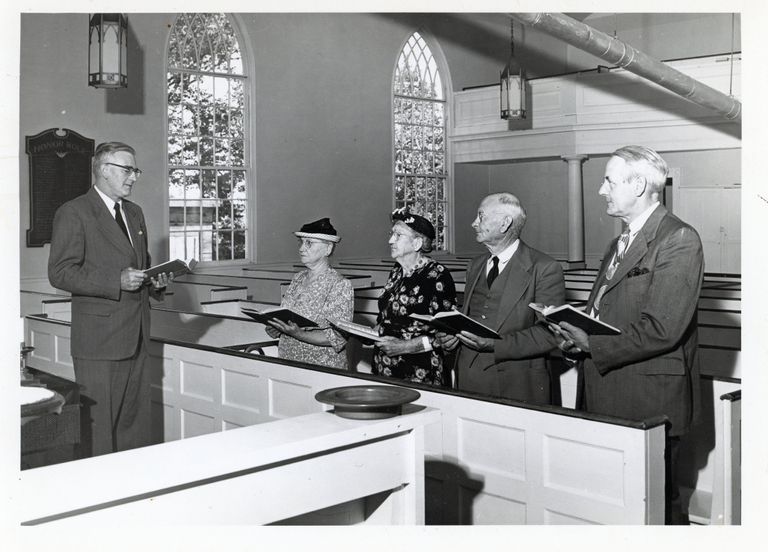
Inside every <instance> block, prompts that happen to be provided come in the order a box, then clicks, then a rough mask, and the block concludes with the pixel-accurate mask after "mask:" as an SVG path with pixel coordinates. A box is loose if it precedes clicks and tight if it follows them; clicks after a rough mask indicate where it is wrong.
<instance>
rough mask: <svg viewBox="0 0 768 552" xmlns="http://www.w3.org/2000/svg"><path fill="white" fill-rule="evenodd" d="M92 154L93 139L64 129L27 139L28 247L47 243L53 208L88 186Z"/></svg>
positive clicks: (49, 131) (49, 235)
mask: <svg viewBox="0 0 768 552" xmlns="http://www.w3.org/2000/svg"><path fill="white" fill-rule="evenodd" d="M93 151H94V141H93V140H91V139H90V138H86V137H84V136H81V135H79V134H78V133H77V132H75V131H73V130H69V129H67V128H64V129H55V128H50V129H48V130H44V131H43V132H41V133H40V134H36V135H34V136H27V137H26V153H27V155H28V156H29V199H30V201H29V211H30V213H29V226H30V228H29V229H28V230H27V247H42V246H43V244H46V243H50V242H51V230H52V227H53V215H54V214H55V213H56V209H58V208H59V206H60V205H62V204H63V203H66V202H67V201H69V200H70V199H73V198H75V197H77V196H79V195H82V194H84V193H85V192H87V191H88V189H89V188H90V187H91V158H92V157H93Z"/></svg>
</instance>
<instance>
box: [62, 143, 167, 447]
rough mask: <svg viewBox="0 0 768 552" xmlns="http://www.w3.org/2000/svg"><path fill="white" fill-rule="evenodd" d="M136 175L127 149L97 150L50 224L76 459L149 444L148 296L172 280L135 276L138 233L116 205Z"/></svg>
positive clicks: (132, 211) (140, 248) (138, 215)
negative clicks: (65, 299)
mask: <svg viewBox="0 0 768 552" xmlns="http://www.w3.org/2000/svg"><path fill="white" fill-rule="evenodd" d="M140 176H141V170H140V169H138V168H136V152H135V151H134V149H133V148H132V147H131V146H128V145H126V144H123V143H120V142H108V143H104V144H99V146H98V147H97V148H96V151H95V152H94V156H93V179H94V180H93V187H91V189H90V190H88V192H86V193H85V194H83V195H81V196H79V197H77V198H75V199H73V200H71V201H69V202H67V203H65V204H64V205H62V206H61V207H60V208H59V209H58V210H57V211H56V215H55V217H54V220H53V234H52V238H51V252H50V256H49V259H48V279H49V280H50V282H51V284H52V285H53V286H54V287H57V288H59V289H63V290H65V291H68V292H70V293H71V294H72V334H71V353H72V359H73V363H74V368H75V379H76V381H77V383H78V384H79V385H80V386H81V394H82V395H83V397H84V399H83V401H82V402H83V410H82V411H81V427H82V430H83V431H82V435H81V449H82V450H81V456H83V457H88V456H96V455H99V454H106V453H109V452H117V451H121V450H127V449H131V448H136V447H140V446H144V445H148V444H150V439H151V437H150V436H151V430H150V391H149V373H148V372H149V369H148V368H149V367H148V354H147V346H148V343H149V337H150V332H149V296H150V294H153V295H160V294H162V293H163V290H164V288H165V287H166V285H167V284H168V282H169V280H170V279H171V277H172V275H170V274H159V275H158V276H157V277H155V278H148V277H146V275H145V274H144V270H146V269H147V268H149V266H150V264H151V263H150V256H149V251H148V250H147V243H148V242H147V226H146V224H145V222H144V215H143V213H142V211H141V208H140V207H139V206H138V205H136V204H135V203H132V202H130V201H128V200H127V199H126V198H127V197H128V196H129V195H130V194H131V191H132V190H133V186H134V184H135V183H136V181H137V179H138V178H139V177H140Z"/></svg>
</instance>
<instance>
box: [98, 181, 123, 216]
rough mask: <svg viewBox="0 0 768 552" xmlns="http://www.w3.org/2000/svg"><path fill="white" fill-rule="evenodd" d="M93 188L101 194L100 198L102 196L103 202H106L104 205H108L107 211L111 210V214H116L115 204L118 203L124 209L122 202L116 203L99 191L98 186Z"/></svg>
mask: <svg viewBox="0 0 768 552" xmlns="http://www.w3.org/2000/svg"><path fill="white" fill-rule="evenodd" d="M93 188H94V189H95V190H96V192H97V193H98V194H99V196H101V199H102V201H104V205H106V206H107V209H109V212H110V213H114V212H115V203H117V204H118V205H120V209H122V208H123V205H122V202H120V201H114V200H113V199H112V198H111V197H109V196H108V195H107V194H105V193H104V192H102V191H101V190H100V189H99V187H98V186H94V187H93Z"/></svg>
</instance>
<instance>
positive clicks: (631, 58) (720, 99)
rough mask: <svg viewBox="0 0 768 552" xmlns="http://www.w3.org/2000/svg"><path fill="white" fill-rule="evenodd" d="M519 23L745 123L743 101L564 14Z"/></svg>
mask: <svg viewBox="0 0 768 552" xmlns="http://www.w3.org/2000/svg"><path fill="white" fill-rule="evenodd" d="M510 15H511V16H512V17H513V18H514V19H516V20H517V21H519V22H521V23H523V24H525V25H528V26H530V27H533V28H534V29H538V30H540V31H543V32H545V33H547V34H549V35H552V36H554V37H556V38H559V39H560V40H562V41H564V42H567V43H568V44H570V45H572V46H575V47H577V48H579V49H581V50H584V51H585V52H589V53H590V54H592V55H595V56H597V57H599V58H601V59H603V60H605V61H607V62H609V63H611V64H612V65H618V66H619V67H623V68H624V69H626V70H627V71H631V72H632V73H635V74H636V75H640V76H641V77H644V78H646V79H648V80H650V81H652V82H655V83H656V84H658V85H659V86H663V87H664V88H666V89H668V90H671V91H672V92H674V93H675V94H678V95H680V96H682V97H683V98H685V99H687V100H690V101H692V102H694V103H697V104H699V105H702V106H704V107H708V108H709V109H713V110H715V111H717V112H718V113H720V114H722V115H724V116H725V118H726V119H731V120H736V121H739V122H740V121H741V102H739V100H737V99H735V98H732V97H730V96H728V95H727V94H723V93H722V92H720V91H718V90H715V89H714V88H712V87H711V86H707V85H706V84H704V83H701V82H699V81H697V80H696V79H693V78H691V77H689V76H688V75H686V74H684V73H681V72H680V71H678V70H677V69H673V68H672V67H669V66H668V65H665V64H663V63H662V62H660V61H658V60H656V59H653V58H652V57H650V56H648V55H647V54H644V53H643V52H641V51H640V50H638V49H637V48H634V47H632V46H630V45H629V44H627V43H626V42H622V41H621V40H619V39H617V38H614V37H612V36H610V35H608V34H606V33H604V32H601V31H598V30H597V29H594V28H592V27H590V26H589V25H586V24H584V23H582V22H580V21H577V20H576V19H573V18H571V17H568V16H567V15H563V14H561V13H513V14H510Z"/></svg>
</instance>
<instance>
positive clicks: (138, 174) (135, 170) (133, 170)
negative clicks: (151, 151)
mask: <svg viewBox="0 0 768 552" xmlns="http://www.w3.org/2000/svg"><path fill="white" fill-rule="evenodd" d="M104 165H112V166H114V167H120V168H121V169H123V172H124V173H125V174H130V173H133V176H135V177H136V178H141V174H142V173H143V172H144V171H142V170H141V169H138V168H136V167H131V166H130V165H118V164H117V163H104Z"/></svg>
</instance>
